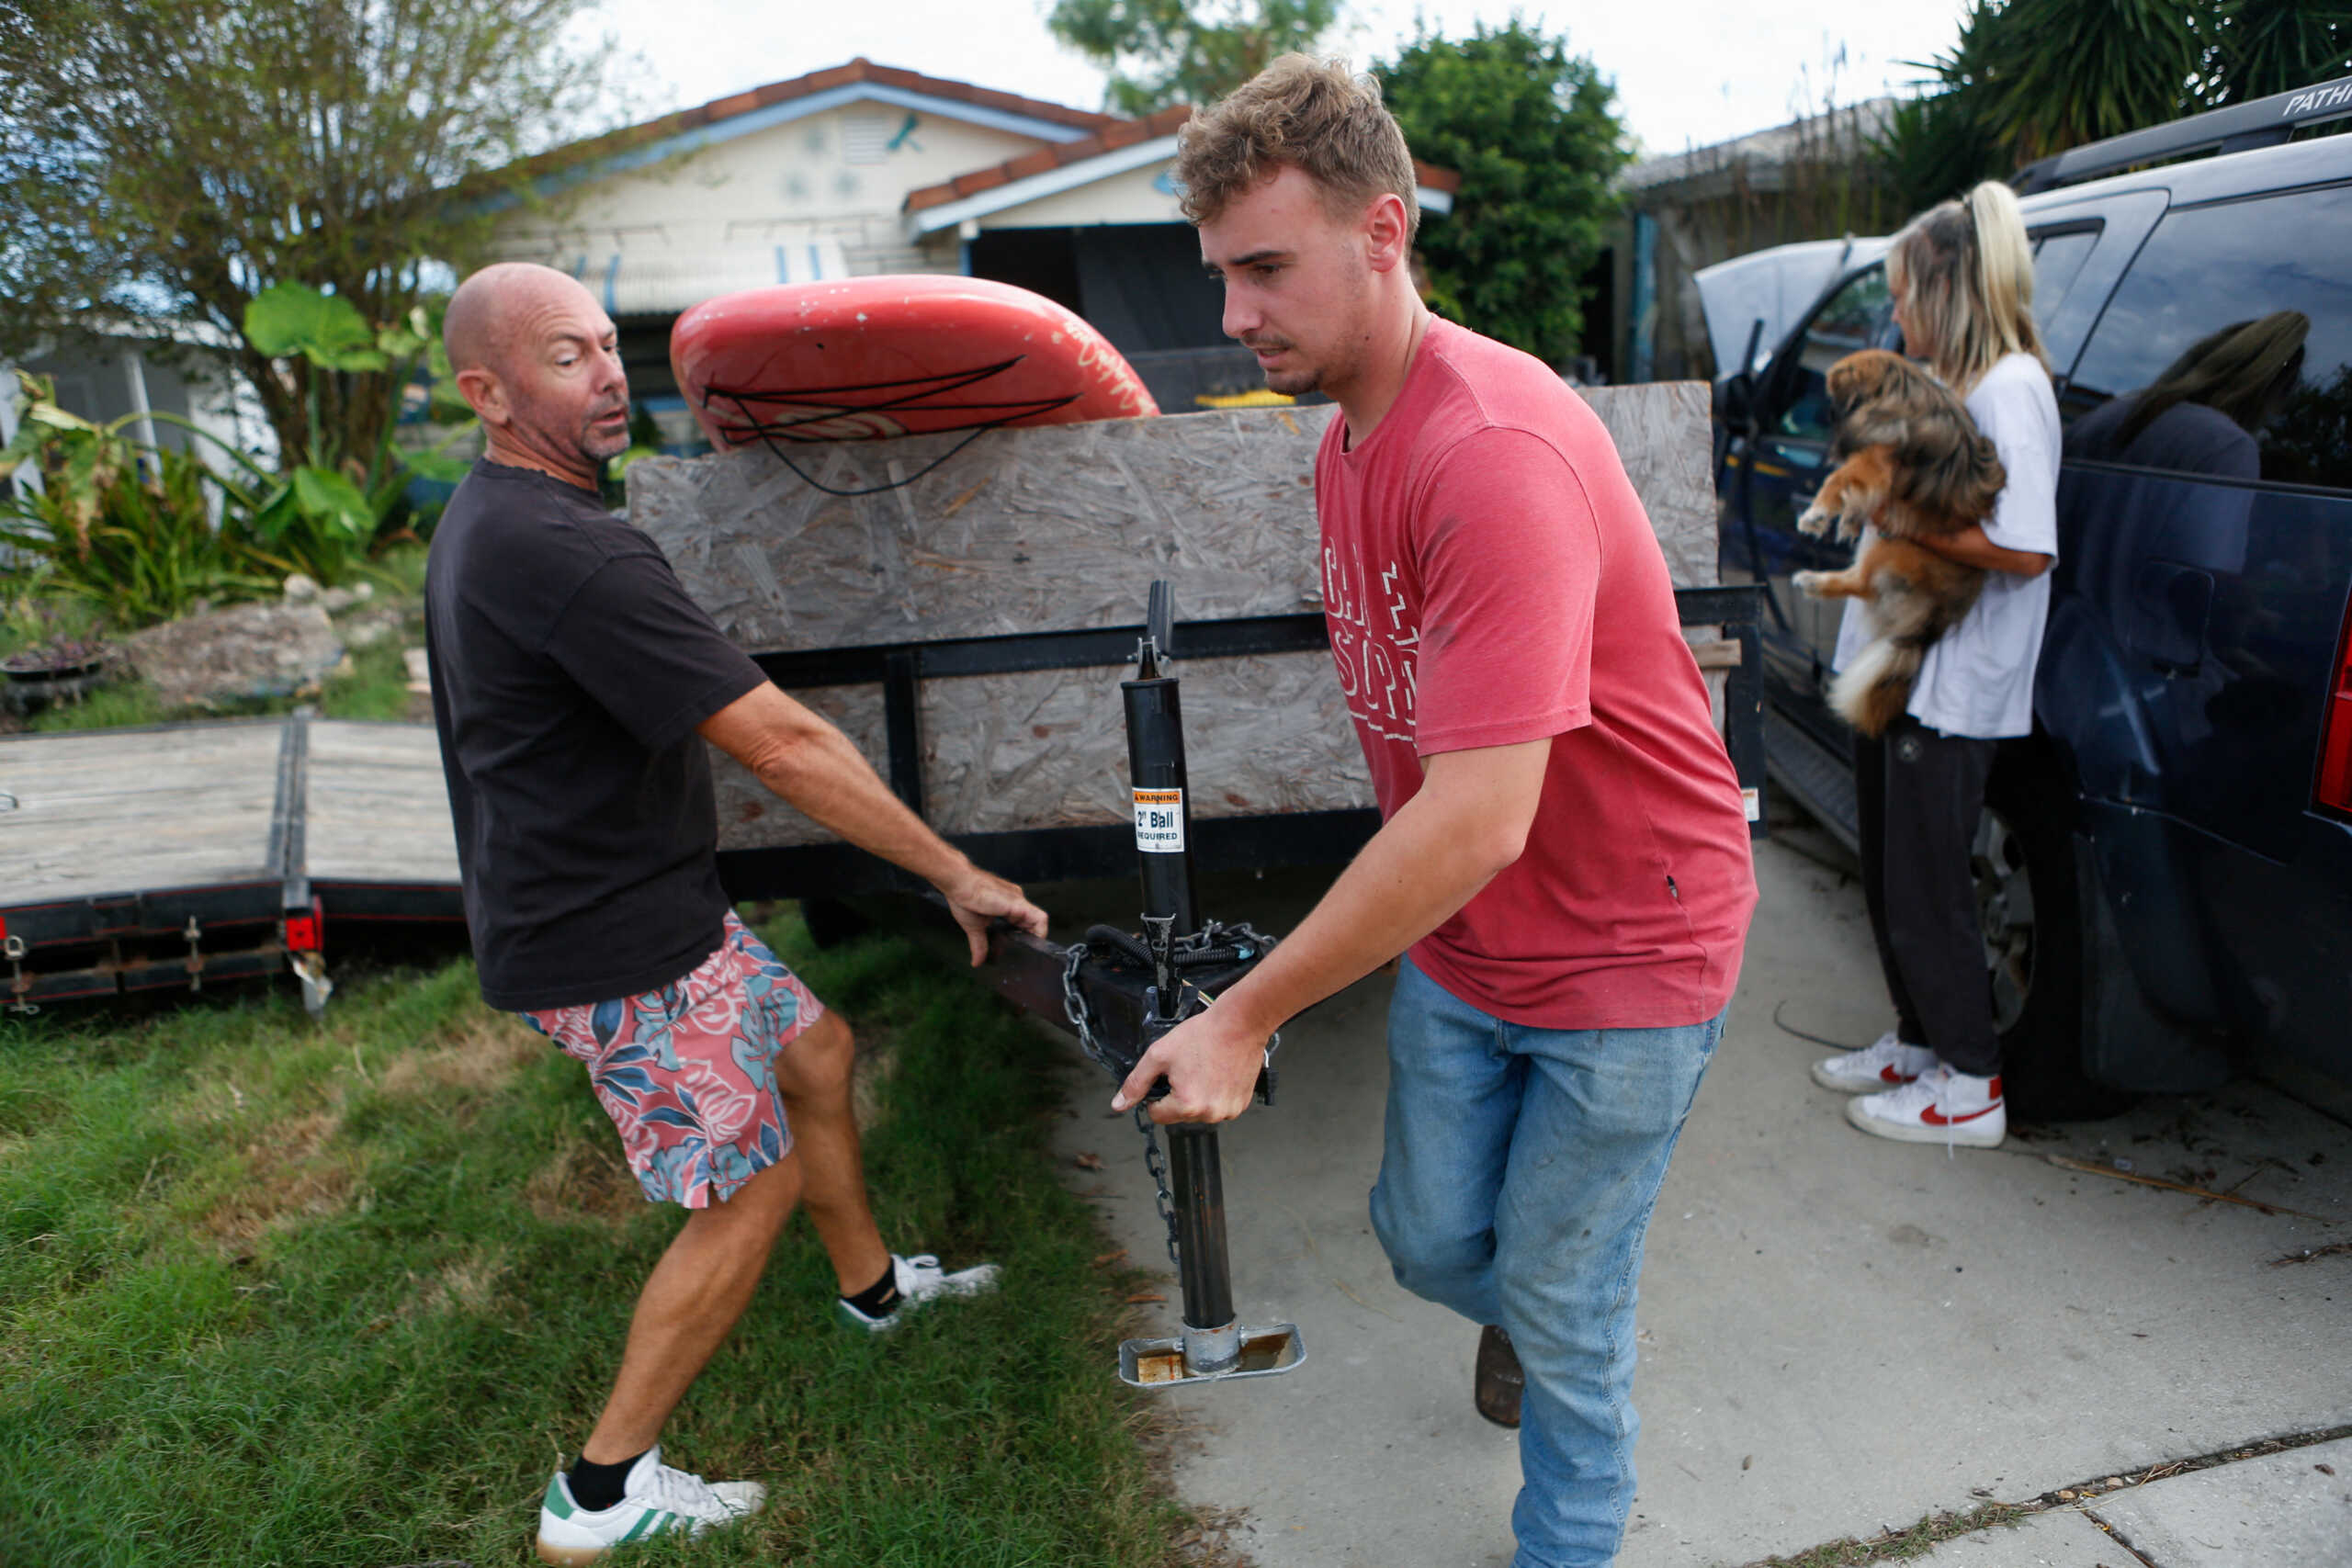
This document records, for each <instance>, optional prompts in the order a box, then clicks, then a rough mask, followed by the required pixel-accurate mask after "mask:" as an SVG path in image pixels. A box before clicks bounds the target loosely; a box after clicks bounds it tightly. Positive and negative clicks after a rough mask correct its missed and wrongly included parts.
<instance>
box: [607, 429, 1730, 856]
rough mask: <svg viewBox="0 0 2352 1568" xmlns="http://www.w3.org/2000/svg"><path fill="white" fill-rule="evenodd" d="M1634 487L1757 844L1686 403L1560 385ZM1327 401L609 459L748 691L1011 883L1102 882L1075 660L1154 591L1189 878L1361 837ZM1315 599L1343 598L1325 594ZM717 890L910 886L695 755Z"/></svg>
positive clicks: (1090, 670)
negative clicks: (1597, 427) (1324, 531)
mask: <svg viewBox="0 0 2352 1568" xmlns="http://www.w3.org/2000/svg"><path fill="white" fill-rule="evenodd" d="M1582 395H1583V396H1584V397H1585V398H1586V400H1588V402H1589V403H1590V405H1591V406H1592V408H1593V409H1594V411H1595V412H1597V413H1598V414H1599V415H1600V418H1601V421H1602V423H1604V424H1605V425H1607V426H1608V428H1609V430H1610V433H1611V436H1612V437H1613V438H1614V439H1615V441H1616V443H1617V446H1618V449H1619V452H1620V453H1621V455H1622V456H1623V458H1624V460H1625V465H1626V469H1627V472H1628V474H1629V475H1630V477H1631V478H1632V479H1633V481H1634V489H1635V491H1636V492H1637V493H1638V494H1639V495H1640V496H1641V498H1642V501H1643V504H1644V506H1645V509H1646V510H1647V512H1648V513H1649V516H1650V520H1651V523H1652V525H1653V526H1654V527H1655V528H1656V530H1657V535H1658V539H1659V544H1660V547H1661V548H1662V549H1663V550H1664V552H1665V555H1666V558H1667V562H1668V569H1669V571H1670V573H1671V575H1672V577H1673V581H1675V583H1676V585H1677V600H1678V603H1679V606H1680V609H1681V617H1682V621H1683V625H1684V628H1685V635H1686V636H1687V637H1689V638H1690V640H1691V645H1692V650H1693V652H1694V654H1695V655H1696V657H1697V659H1698V660H1699V663H1700V665H1701V667H1702V669H1703V670H1705V671H1707V673H1708V678H1709V682H1710V685H1711V687H1712V689H1713V696H1714V701H1715V708H1716V716H1717V720H1718V722H1719V724H1721V725H1722V726H1723V728H1724V733H1725V740H1726V745H1727V747H1728V749H1729V750H1730V752H1731V757H1732V761H1733V763H1734V765H1735V767H1736V769H1737V771H1738V773H1739V777H1740V782H1741V784H1742V786H1743V788H1744V789H1745V790H1746V791H1747V803H1748V817H1749V819H1750V821H1751V822H1752V823H1753V824H1754V825H1755V830H1756V831H1757V832H1758V833H1759V834H1760V833H1761V832H1762V830H1763V816H1764V812H1763V790H1764V787H1765V784H1764V755H1763V742H1762V729H1761V716H1762V703H1761V697H1762V689H1761V684H1760V675H1761V665H1760V661H1759V650H1758V631H1759V627H1758V608H1759V602H1758V598H1757V596H1756V591H1755V590H1754V589H1753V588H1751V587H1748V586H1746V585H1741V586H1736V587H1725V586H1723V585H1721V584H1719V583H1718V581H1717V580H1716V575H1715V550H1716V543H1715V515H1714V501H1713V482H1712V481H1713V476H1712V473H1711V471H1710V468H1709V457H1710V450H1711V447H1710V443H1711V440H1712V430H1711V423H1710V421H1711V407H1710V401H1709V397H1710V394H1709V390H1708V389H1707V388H1706V387H1705V386H1704V385H1703V384H1701V383H1696V382H1662V383H1657V384H1652V385H1645V386H1639V387H1625V388H1596V389H1585V390H1583V392H1582ZM1334 412H1336V411H1335V410H1334V409H1333V408H1332V407H1331V406H1329V404H1325V405H1321V406H1295V407H1277V408H1253V409H1235V410H1226V411H1220V412H1208V413H1197V414H1183V415H1163V416H1161V417H1159V418H1155V419H1136V420H1117V421H1105V422H1101V423H1086V424H1069V425H1060V426H1051V427H1045V428H1038V429H1024V430H996V431H988V432H984V433H981V434H978V435H977V436H975V435H973V434H969V433H966V434H935V435H914V436H904V437H899V438H897V439H892V440H888V441H876V442H845V443H839V444H832V445H811V446H796V447H793V448H792V449H791V450H790V451H789V452H785V451H770V450H768V449H766V448H764V447H760V446H751V447H746V448H743V449H741V450H739V451H734V452H730V453H726V454H723V455H717V456H711V457H693V458H673V457H659V458H646V459H643V460H640V461H639V462H638V463H636V464H634V465H633V466H632V467H631V468H629V471H628V503H629V513H630V519H631V521H632V522H634V523H636V524H637V525H639V526H640V527H642V528H644V529H645V530H646V532H647V533H649V534H650V535H651V536H653V537H654V538H655V539H656V540H657V541H658V542H659V543H660V544H661V546H662V549H663V550H664V552H665V553H666V554H667V555H668V556H669V558H670V560H671V563H672V565H673V567H675V568H676V570H677V572H678V575H679V578H680V580H681V581H682V582H683V583H684V586H685V589H686V592H688V593H689V594H690V595H691V596H692V597H693V598H694V599H695V602H696V603H698V604H700V605H701V606H702V607H703V609H704V610H706V611H707V612H708V613H709V615H711V617H712V619H713V620H714V621H716V622H717V623H718V626H719V627H720V629H721V630H722V631H724V632H726V633H727V634H728V635H729V637H732V638H733V639H734V640H735V641H736V642H737V643H739V644H740V645H741V646H742V647H743V648H745V649H748V650H751V652H752V657H753V658H754V659H755V660H757V662H758V663H759V665H760V667H761V668H762V669H763V670H764V671H766V672H767V674H768V677H769V679H771V680H772V681H774V682H775V683H776V684H777V685H779V686H782V687H784V688H786V690H789V691H792V692H794V693H795V694H797V695H798V696H799V697H800V698H801V700H803V701H804V702H807V703H808V704H809V705H810V706H812V707H814V708H816V709H817V710H818V711H819V712H820V713H823V714H824V715H825V716H827V717H829V718H831V720H832V721H833V722H834V723H836V724H837V725H839V726H840V727H841V728H842V731H843V732H844V733H845V734H846V735H847V736H848V737H849V738H850V739H851V740H852V741H853V742H854V743H855V744H856V745H857V746H858V747H859V748H860V750H863V751H864V752H865V755H866V756H867V757H868V758H869V759H870V760H871V761H873V762H874V764H875V766H876V770H877V771H878V772H880V773H881V774H882V776H883V777H884V778H885V779H887V780H888V782H889V784H890V786H891V788H892V789H893V790H894V791H895V792H896V793H897V794H898V795H899V798H900V799H902V800H904V801H905V802H906V803H907V805H908V806H909V807H911V808H913V809H914V810H915V811H916V812H917V813H918V814H920V815H921V816H922V817H923V818H925V820H927V821H928V822H930V823H931V825H932V826H933V829H936V830H937V831H938V832H940V833H941V834H942V835H943V836H944V837H945V838H947V839H948V840H950V841H951V842H953V843H955V844H956V845H957V847H959V848H961V849H962V850H964V851H965V852H967V853H968V854H969V855H971V856H972V858H973V859H974V860H975V861H977V862H978V863H980V864H982V865H985V866H987V867H988V868H989V869H990V870H992V871H995V872H997V873H999V874H1001V875H1005V876H1009V877H1012V878H1014V879H1015V880H1018V881H1022V882H1052V881H1058V880H1065V879H1071V878H1081V877H1103V876H1114V875H1119V874H1124V873H1125V871H1126V869H1127V868H1128V867H1129V866H1130V865H1131V864H1132V860H1131V857H1132V855H1133V853H1134V842H1133V821H1132V810H1133V806H1132V801H1131V798H1130V796H1129V793H1128V790H1129V784H1130V782H1131V781H1130V780H1129V779H1128V777H1127V759H1126V754H1125V740H1124V738H1123V733H1122V729H1121V724H1120V715H1119V713H1118V710H1117V707H1116V705H1112V704H1106V703H1104V702H1103V697H1102V694H1103V675H1104V673H1105V672H1106V671H1110V670H1113V669H1115V668H1116V667H1119V666H1122V665H1125V664H1128V663H1131V662H1132V661H1133V660H1134V659H1135V654H1136V645H1137V642H1138V640H1139V639H1140V638H1141V637H1142V635H1143V632H1144V626H1143V624H1142V623H1141V622H1140V621H1139V620H1138V619H1137V618H1136V617H1137V614H1138V611H1139V610H1140V608H1141V607H1142V605H1143V604H1144V603H1145V600H1146V596H1147V594H1148V592H1149V590H1150V587H1151V585H1152V583H1153V582H1155V581H1167V582H1169V583H1170V585H1171V587H1172V590H1173V593H1174V597H1175V602H1176V604H1177V605H1178V606H1179V608H1180V611H1181V612H1182V614H1183V615H1184V616H1186V617H1187V618H1183V619H1180V620H1177V621H1176V622H1175V624H1174V627H1173V632H1172V636H1170V637H1169V638H1168V639H1167V640H1166V641H1165V642H1164V643H1163V644H1162V645H1161V647H1160V649H1159V652H1160V654H1161V655H1162V656H1163V657H1165V658H1168V659H1172V660H1178V661H1180V662H1181V663H1182V666H1183V669H1184V673H1185V678H1186V683H1187V686H1188V688H1189V689H1188V691H1187V694H1186V698H1187V703H1188V705H1189V706H1190V707H1191V708H1192V711H1193V739H1192V743H1191V766H1192V770H1193V773H1195V774H1196V775H1198V776H1200V777H1202V778H1203V779H1204V780H1208V781H1211V782H1210V783H1209V784H1206V785H1204V787H1203V788H1202V789H1201V790H1200V791H1199V792H1198V793H1197V794H1196V795H1195V796H1194V797H1193V799H1192V800H1191V801H1190V802H1189V803H1188V804H1189V807H1190V810H1191V813H1192V816H1193V839H1192V852H1193V859H1194V863H1195V864H1196V865H1197V866H1198V867H1199V868H1200V869H1201V870H1203V871H1217V870H1225V869H1232V868H1238V867H1242V866H1252V867H1272V866H1280V865H1314V864H1337V863H1343V862H1344V861H1346V860H1347V859H1348V858H1349V856H1351V854H1352V853H1353V852H1355V850H1356V849H1357V848H1358V847H1360V846H1361V845H1362V844H1363V841H1364V840H1366V839H1367V838H1369V837H1370V835H1371V833H1372V831H1373V830H1374V828H1376V827H1377V826H1378V815H1377V812H1376V811H1375V809H1374V804H1373V797H1372V787H1371V781H1370V779H1369V777H1368V775H1367V774H1366V773H1365V772H1364V766H1363V757H1362V755H1361V753H1360V751H1359V750H1358V748H1357V743H1356V739H1355V736H1354V732H1353V730H1352V728H1351V726H1350V724H1349V722H1348V719H1347V716H1346V712H1345V708H1344V705H1343V703H1342V701H1341V693H1340V689H1339V685H1338V683H1337V680H1338V677H1335V671H1334V667H1333V663H1332V660H1331V658H1330V654H1329V641H1328V633H1327V624H1326V620H1325V614H1324V612H1325V608H1326V603H1325V593H1326V590H1327V586H1329V587H1332V588H1333V589H1334V591H1335V592H1337V591H1340V588H1339V584H1338V580H1337V578H1336V577H1333V578H1330V579H1328V580H1327V574H1326V572H1325V571H1324V570H1322V564H1321V563H1319V562H1318V561H1317V548H1316V539H1317V531H1316V523H1315V514H1314V489H1313V483H1314V458H1315V451H1316V447H1317V444H1318V443H1319V442H1320V440H1321V438H1322V434H1323V431H1324V428H1325V425H1326V424H1327V423H1328V422H1329V419H1330V418H1331V417H1332V416H1333V414H1334ZM1341 613H1347V607H1346V606H1342V610H1341ZM712 761H713V771H714V780H715V784H716V788H717V793H718V817H719V867H720V873H721V875H722V877H723V878H724V880H725V882H726V885H727V887H728V890H729V892H730V893H731V894H732V895H734V896H735V897H738V898H752V897H797V898H804V899H828V898H833V897H846V896H851V895H857V894H865V893H873V892H882V891H905V890H912V888H913V886H914V885H913V883H912V880H911V879H910V878H909V877H907V876H906V875H905V874H902V873H899V872H898V871H897V870H895V869H894V868H892V867H890V866H888V865H886V864H884V863H881V862H879V861H876V860H875V859H874V858H873V857H871V856H869V855H866V854H865V853H864V852H860V851H857V850H854V849H853V848H851V847H850V846H848V845H845V844H842V843H841V842H840V841H839V840H835V839H834V838H833V837H832V836H831V834H830V833H828V832H827V831H826V830H825V829H822V828H821V827H820V826H819V825H818V824H816V823H815V822H812V821H810V820H809V818H806V817H803V816H802V815H801V814H800V813H798V812H797V811H794V810H793V809H792V808H791V807H788V806H786V805H785V804H784V803H783V802H781V801H778V800H777V799H775V797H774V796H773V795H770V794H769V793H768V792H767V791H766V790H765V789H764V788H763V786H762V785H761V784H759V783H758V781H757V780H755V779H753V778H752V777H751V776H750V775H749V774H748V773H745V772H744V771H743V770H742V769H741V768H740V767H738V766H737V765H736V764H735V763H734V762H733V761H732V760H731V759H729V758H727V757H725V756H722V755H718V754H714V756H713V759H712Z"/></svg>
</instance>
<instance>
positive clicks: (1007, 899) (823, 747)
mask: <svg viewBox="0 0 2352 1568" xmlns="http://www.w3.org/2000/svg"><path fill="white" fill-rule="evenodd" d="M697 728H699V729H700V731H701V733H702V738H703V739H706V740H707V741H709V742H710V743H711V744H712V745H714V746H716V747H718V749H719V750H722V751H724V752H726V753H727V754H728V755H729V756H730V757H732V758H734V759H735V760H736V761H739V762H741V763H742V764H743V766H744V767H746V768H748V769H750V770H751V772H752V776H753V777H755V778H757V779H758V780H759V781H760V782H761V783H762V784H765V785H766V786H767V787H768V788H769V789H771V790H773V791H775V793H776V794H777V795H781V796H782V797H783V798H784V799H786V800H787V801H790V802H791V803H792V804H793V806H794V807H797V808H798V809H799V810H800V812H801V813H802V814H803V815H805V816H808V817H809V818H813V819H815V820H816V821H817V822H818V823H820V824H821V825H822V826H824V827H826V828H830V829H832V830H833V831H834V832H835V833H838V834H839V835H841V837H842V838H844V839H846V840H849V841H850V842H851V843H853V844H855V845H856V846H857V847H858V848H860V849H862V850H865V851H867V852H871V853H873V854H876V855H879V856H881V857H882V858H883V859H884V860H887V861H888V862H890V863H892V864H893V865H899V866H903V867H905V868H906V869H907V870H909V871H911V872H913V873H914V874H916V875H917V876H920V877H922V879H923V880H924V881H925V882H928V883H930V884H931V885H932V886H933V887H936V888H938V889H939V891H940V892H941V893H942V894H943V895H944V896H945V897H946V899H947V908H948V909H949V911H950V912H951V913H952V914H954V915H955V917H956V924H957V925H959V926H961V927H963V928H964V936H965V940H966V941H967V942H970V944H971V948H972V963H973V964H974V966H976V967H977V966H978V965H979V964H984V963H986V962H987V961H988V956H989V938H988V930H989V920H991V919H1005V920H1009V921H1011V922H1012V924H1013V925H1016V926H1018V927H1020V928H1021V929H1022V930H1023V931H1027V932H1028V933H1029V934H1030V935H1031V936H1034V937H1040V938H1042V937H1043V936H1044V935H1045V934H1046V911H1045V910H1043V909H1040V908H1037V906H1036V905H1035V904H1032V903H1031V902H1029V900H1028V899H1026V898H1024V897H1022V896H1021V889H1020V888H1018V887H1016V886H1013V885H1012V883H1010V882H1007V881H1006V880H1005V879H1004V878H1002V877H1001V876H992V875H990V874H989V873H987V872H985V871H982V870H981V869H980V868H979V867H978V866H977V865H974V864H973V863H971V860H970V859H969V858H968V857H967V856H966V855H965V853H964V852H962V851H961V850H958V849H956V847H955V846H954V845H953V844H950V843H948V842H947V841H946V840H944V839H942V838H941V837H940V836H939V835H938V834H936V833H934V832H933V831H932V830H931V829H930V828H929V827H928V826H926V825H925V824H924V822H923V819H922V818H920V817H918V816H916V815H915V814H914V813H913V812H911V811H910V810H908V809H907V807H906V806H905V804H904V803H903V802H901V801H900V800H899V797H898V796H897V795H893V794H891V793H890V786H889V785H888V784H884V783H883V782H882V778H881V775H880V774H878V773H876V772H875V771H874V766H873V764H872V763H870V762H868V761H866V760H865V754H864V753H862V752H861V751H859V750H858V749H857V748H856V747H854V746H853V745H851V744H850V742H849V740H848V739H847V738H846V737H845V736H843V735H842V732H841V731H840V730H838V729H836V728H833V726H832V724H831V722H830V721H829V720H827V719H826V718H825V716H823V715H821V714H818V713H814V712H811V711H810V710H809V708H807V707H806V706H804V705H801V704H800V703H798V702H796V701H794V700H793V699H792V698H791V697H788V696H786V695H785V694H784V693H783V692H782V691H780V690H778V689H777V688H776V687H775V686H773V685H762V686H756V687H754V688H752V690H751V691H749V692H746V693H745V694H743V695H741V696H740V697H738V698H736V699H735V701H733V702H731V703H729V704H728V705H726V706H725V707H723V708H720V709H719V710H718V712H717V713H715V714H712V715H711V716H709V717H708V718H707V719H705V720H703V721H702V723H701V724H700V725H699V726H697Z"/></svg>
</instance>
